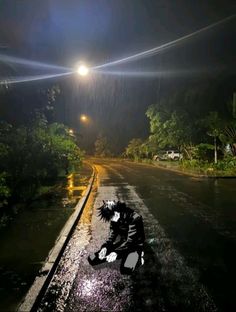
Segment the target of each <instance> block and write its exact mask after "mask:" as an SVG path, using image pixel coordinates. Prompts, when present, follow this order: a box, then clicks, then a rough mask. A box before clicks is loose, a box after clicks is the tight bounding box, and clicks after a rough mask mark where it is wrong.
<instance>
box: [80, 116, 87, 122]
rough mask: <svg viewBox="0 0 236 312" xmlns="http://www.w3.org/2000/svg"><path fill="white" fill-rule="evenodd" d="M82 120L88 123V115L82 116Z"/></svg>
mask: <svg viewBox="0 0 236 312" xmlns="http://www.w3.org/2000/svg"><path fill="white" fill-rule="evenodd" d="M80 120H81V121H83V122H86V121H87V120H88V117H87V116H86V115H81V116H80Z"/></svg>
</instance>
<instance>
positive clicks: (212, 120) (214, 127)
mask: <svg viewBox="0 0 236 312" xmlns="http://www.w3.org/2000/svg"><path fill="white" fill-rule="evenodd" d="M201 123H202V124H203V125H205V127H206V129H207V135H209V136H211V137H213V139H214V162H215V164H217V160H218V157H217V139H218V138H219V136H220V135H221V133H222V128H223V121H222V119H221V118H220V117H219V115H218V112H210V113H209V115H208V116H207V117H205V118H204V119H202V121H201Z"/></svg>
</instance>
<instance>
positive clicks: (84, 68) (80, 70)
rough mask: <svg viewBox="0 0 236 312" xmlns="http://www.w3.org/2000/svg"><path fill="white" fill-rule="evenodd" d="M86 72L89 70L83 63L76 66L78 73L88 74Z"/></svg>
mask: <svg viewBox="0 0 236 312" xmlns="http://www.w3.org/2000/svg"><path fill="white" fill-rule="evenodd" d="M88 72H89V69H88V67H87V66H85V65H80V66H79V68H78V74H79V75H80V76H87V75H88Z"/></svg>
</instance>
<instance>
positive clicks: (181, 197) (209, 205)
mask: <svg viewBox="0 0 236 312" xmlns="http://www.w3.org/2000/svg"><path fill="white" fill-rule="evenodd" d="M91 161H92V162H93V164H94V165H95V167H96V170H97V178H96V182H95V184H94V187H93V190H92V193H91V196H90V198H89V201H88V203H87V204H86V207H85V209H84V212H83V215H82V218H81V219H80V221H79V223H78V225H77V227H76V229H75V231H74V233H73V235H72V237H71V239H70V241H69V244H68V246H67V248H66V250H65V252H64V254H63V256H62V258H61V261H60V263H59V265H58V268H57V270H56V272H55V274H54V277H53V279H52V281H51V283H50V285H49V287H48V290H47V292H46V294H45V296H44V298H43V300H42V301H41V303H40V306H39V308H38V311H40V312H45V311H65V312H72V311H73V312H74V311H88V312H89V311H127V312H128V311H157V312H158V311H183V312H186V311H192V312H193V311H206V312H211V311H227V312H231V311H235V310H236V304H235V298H234V297H235V293H236V292H235V289H236V287H235V273H236V272H235V263H236V261H235V260H236V254H235V247H236V242H235V240H236V227H235V223H236V214H235V209H236V198H235V196H234V193H235V190H236V180H233V179H230V180H226V179H222V180H221V179H219V180H214V179H200V178H192V177H188V176H184V175H181V174H177V173H173V172H170V171H167V170H163V169H159V168H156V167H154V166H150V165H143V164H135V163H128V162H122V161H112V160H99V159H92V160H91ZM105 199H119V200H121V201H125V202H126V203H127V204H128V205H129V206H130V207H131V208H133V209H134V210H136V211H137V212H138V213H140V214H141V215H142V216H143V220H144V227H145V234H146V244H145V263H144V265H143V266H142V267H140V268H139V269H138V270H137V271H136V272H135V273H134V274H133V275H131V276H126V275H121V274H120V271H119V265H120V263H119V261H116V262H114V263H104V264H102V265H99V266H97V267H91V266H90V265H89V263H88V261H87V257H88V255H89V254H91V253H93V252H94V251H97V250H98V249H99V248H100V246H101V245H102V243H103V242H104V241H105V240H106V238H107V236H108V232H109V224H108V223H104V222H102V221H100V220H99V218H98V216H97V211H96V209H97V208H98V207H99V206H100V205H101V204H102V200H105Z"/></svg>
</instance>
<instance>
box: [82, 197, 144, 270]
mask: <svg viewBox="0 0 236 312" xmlns="http://www.w3.org/2000/svg"><path fill="white" fill-rule="evenodd" d="M98 211H99V216H100V218H101V220H103V221H105V222H109V221H110V234H109V237H108V239H107V241H106V242H105V243H104V244H103V245H102V246H101V248H100V250H99V251H97V252H95V253H94V255H91V256H89V257H88V261H89V263H90V264H91V265H97V264H100V263H102V262H105V261H107V262H113V261H115V260H116V259H121V267H120V270H121V273H122V274H130V273H132V272H133V271H134V270H135V269H136V268H137V267H138V266H140V265H142V264H143V263H144V259H143V256H144V252H143V244H144V240H145V235H144V228H143V220H142V216H140V215H139V214H138V213H136V212H135V211H134V210H132V209H131V208H129V207H127V206H126V204H125V203H121V202H119V201H118V202H116V201H111V200H108V201H103V205H102V206H101V207H99V208H98Z"/></svg>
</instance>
